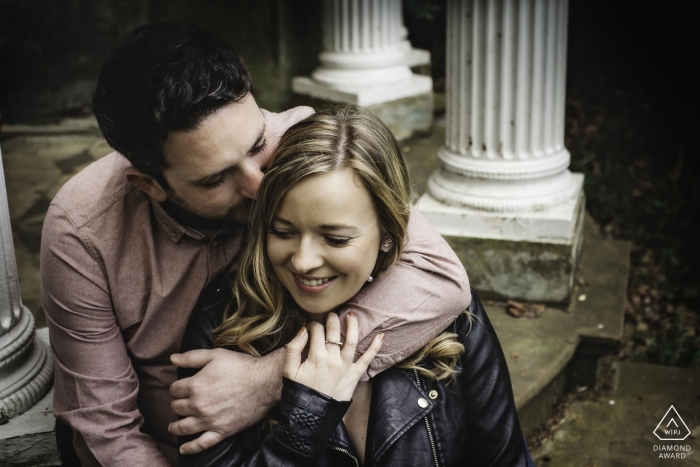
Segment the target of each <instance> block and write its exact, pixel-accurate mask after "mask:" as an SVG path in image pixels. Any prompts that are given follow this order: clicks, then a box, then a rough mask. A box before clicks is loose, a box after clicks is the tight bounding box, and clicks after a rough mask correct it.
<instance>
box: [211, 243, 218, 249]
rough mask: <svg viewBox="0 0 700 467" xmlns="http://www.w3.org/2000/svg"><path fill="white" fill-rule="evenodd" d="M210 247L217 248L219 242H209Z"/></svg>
mask: <svg viewBox="0 0 700 467" xmlns="http://www.w3.org/2000/svg"><path fill="white" fill-rule="evenodd" d="M211 247H212V248H219V242H211Z"/></svg>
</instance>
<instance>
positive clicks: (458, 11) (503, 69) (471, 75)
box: [419, 0, 584, 301]
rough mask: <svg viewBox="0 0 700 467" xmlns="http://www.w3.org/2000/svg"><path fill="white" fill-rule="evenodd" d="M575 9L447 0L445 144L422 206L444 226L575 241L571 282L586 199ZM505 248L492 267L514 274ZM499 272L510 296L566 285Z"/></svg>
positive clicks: (547, 241) (534, 295)
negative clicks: (571, 80) (577, 145)
mask: <svg viewBox="0 0 700 467" xmlns="http://www.w3.org/2000/svg"><path fill="white" fill-rule="evenodd" d="M567 15H568V0H448V12H447V21H448V25H447V77H446V86H447V96H446V102H447V121H446V125H447V127H446V137H445V145H444V146H443V147H442V149H441V150H440V151H439V154H438V157H439V159H440V168H439V169H438V170H436V171H435V173H434V174H433V175H432V177H431V178H430V180H429V183H428V193H427V194H425V195H424V196H423V197H422V198H421V200H420V202H419V208H420V210H421V211H423V212H424V213H425V215H426V216H427V217H428V219H429V220H430V221H431V222H432V223H433V224H434V225H435V226H436V227H437V229H438V230H439V231H440V232H441V233H442V234H443V235H446V236H451V237H456V238H472V239H474V238H478V239H484V240H499V241H504V242H521V246H522V249H523V251H526V250H527V248H528V245H527V243H536V244H540V245H538V248H539V247H541V246H543V245H544V246H546V245H552V246H554V245H557V247H554V248H555V249H557V248H558V249H559V251H560V253H561V251H563V250H561V246H564V247H567V246H568V247H570V248H569V249H572V248H573V250H572V251H571V252H569V256H570V257H571V261H570V263H571V264H569V265H568V266H567V268H568V269H569V270H568V271H566V274H567V277H566V279H567V281H568V283H569V285H568V287H569V288H570V285H571V282H572V281H573V268H574V266H575V261H576V258H577V255H578V247H579V244H580V242H579V240H580V234H581V226H582V222H581V216H582V215H583V203H584V200H583V191H582V185H583V175H582V174H572V173H571V172H569V170H568V166H569V159H570V155H569V152H568V151H567V149H566V147H565V146H564V109H565V97H566V96H565V91H566V42H567V41H566V39H567ZM476 243H478V242H472V244H474V245H476ZM481 243H484V242H481ZM484 244H485V243H484ZM489 244H490V245H494V243H493V242H491V243H489ZM512 248H515V249H516V250H517V247H516V246H514V245H508V251H511V253H513V251H512ZM540 250H541V248H540ZM504 255H505V256H504V257H503V258H502V259H501V260H498V261H499V265H498V266H497V267H490V269H489V268H488V267H487V268H486V269H487V270H486V271H485V272H484V274H485V275H486V276H489V275H492V276H494V275H498V274H501V275H502V274H506V275H507V274H508V270H509V266H508V259H507V257H508V256H511V257H512V256H513V254H508V255H506V254H505V252H504ZM472 256H473V255H472ZM545 256H547V255H545ZM541 260H542V258H541V257H536V258H533V261H534V262H537V261H541ZM518 261H519V263H518V267H517V268H515V269H513V272H516V269H517V270H521V269H519V268H520V267H521V266H522V258H521V259H520V260H518ZM465 266H467V268H468V269H469V266H470V265H469V264H465ZM497 269H501V271H500V272H496V270H497ZM565 269H566V268H565ZM475 272H476V271H475ZM521 272H522V271H521ZM471 276H472V277H474V275H473V274H471ZM492 279H493V280H491V282H493V284H491V285H486V284H485V285H484V289H486V290H489V289H492V290H491V291H493V292H494V293H496V294H501V295H504V296H513V297H515V296H518V297H520V298H527V299H531V300H543V301H561V300H564V299H565V296H566V295H568V293H567V294H564V293H563V289H562V287H555V288H556V289H557V290H556V291H555V292H552V290H551V289H552V287H549V286H543V287H541V289H542V291H540V292H537V291H534V290H532V287H531V285H532V282H530V285H528V283H527V281H526V282H524V283H523V284H521V285H520V286H519V288H518V290H509V288H508V287H504V284H508V283H509V282H512V281H510V280H509V279H508V278H501V279H498V278H495V277H494V278H492ZM477 280H478V279H477ZM489 280H490V279H489ZM552 280H553V279H551V278H549V279H547V281H550V282H551V281H552ZM550 285H551V284H550ZM528 288H529V289H530V290H526V289H528ZM545 289H549V291H544V290H545Z"/></svg>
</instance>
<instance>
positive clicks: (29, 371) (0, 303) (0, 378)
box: [0, 152, 53, 420]
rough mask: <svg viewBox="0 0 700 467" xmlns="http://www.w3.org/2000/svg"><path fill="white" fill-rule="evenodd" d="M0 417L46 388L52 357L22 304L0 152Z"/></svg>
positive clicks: (30, 401) (22, 408)
mask: <svg viewBox="0 0 700 467" xmlns="http://www.w3.org/2000/svg"><path fill="white" fill-rule="evenodd" d="M0 260H1V263H0V420H2V419H6V418H12V417H14V416H16V415H19V414H21V413H22V412H24V411H26V410H27V409H29V408H30V407H31V406H32V405H34V403H35V402H37V401H38V400H39V399H40V398H41V397H42V396H43V395H44V394H45V393H46V392H47V391H48V390H49V388H50V385H51V378H52V376H53V359H52V357H51V353H50V352H49V351H48V349H47V347H46V345H45V344H44V343H43V342H42V341H40V340H37V339H35V328H34V316H33V315H32V313H31V312H30V311H29V310H28V309H27V308H26V307H24V306H23V305H22V300H21V297H20V290H19V278H18V275H17V264H16V262H15V253H14V246H13V243H12V229H11V226H10V213H9V209H8V204H7V191H6V189H5V174H4V171H3V168H2V153H1V152H0Z"/></svg>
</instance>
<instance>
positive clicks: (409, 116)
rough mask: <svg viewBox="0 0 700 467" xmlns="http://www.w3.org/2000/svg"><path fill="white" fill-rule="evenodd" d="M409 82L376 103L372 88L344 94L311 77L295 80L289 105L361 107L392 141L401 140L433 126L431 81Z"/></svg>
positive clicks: (412, 79)
mask: <svg viewBox="0 0 700 467" xmlns="http://www.w3.org/2000/svg"><path fill="white" fill-rule="evenodd" d="M426 79H427V84H428V85H427V86H426V85H425V84H426V81H425V80H426ZM411 81H412V82H413V83H414V85H411V86H406V87H405V88H404V89H403V90H401V89H400V90H399V91H402V92H396V93H393V94H394V95H395V96H398V97H396V98H391V99H381V100H379V99H375V97H378V95H375V94H376V93H377V90H376V89H367V90H363V91H358V92H356V93H348V92H346V91H338V90H334V89H331V88H327V87H325V86H323V85H322V84H320V83H318V82H317V81H314V80H312V79H311V78H306V77H297V78H294V81H293V89H294V91H295V92H297V93H298V94H297V96H296V97H295V98H293V99H292V103H293V104H294V105H309V106H311V107H313V108H315V109H322V108H325V107H328V105H329V104H356V105H361V106H363V107H365V108H366V109H367V110H369V111H370V112H372V113H373V114H375V115H376V116H377V117H379V119H380V120H381V121H382V122H384V124H385V125H386V126H387V127H389V129H390V130H391V132H392V133H393V134H394V136H395V137H396V139H398V140H404V139H407V138H409V137H410V136H411V135H412V134H413V133H414V132H424V131H429V130H430V128H431V126H432V124H433V105H434V96H433V91H432V79H431V78H429V77H427V76H419V75H413V77H412V78H411ZM415 83H417V84H418V85H415ZM392 90H393V89H392ZM404 91H405V92H404ZM409 91H410V92H409ZM380 94H384V95H383V96H382V97H387V95H388V94H390V93H389V92H387V91H386V90H383V91H381V93H380ZM368 96H370V97H371V99H370V98H368ZM363 102H364V103H363Z"/></svg>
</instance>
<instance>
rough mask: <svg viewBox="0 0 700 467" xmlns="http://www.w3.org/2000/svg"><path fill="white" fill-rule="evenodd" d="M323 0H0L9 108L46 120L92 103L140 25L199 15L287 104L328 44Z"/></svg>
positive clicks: (9, 115) (264, 87) (0, 54)
mask: <svg viewBox="0 0 700 467" xmlns="http://www.w3.org/2000/svg"><path fill="white" fill-rule="evenodd" d="M320 10H321V7H320V0H299V1H295V2H293V3H292V2H285V1H283V0H238V1H230V0H209V1H207V2H192V1H187V0H172V1H171V0H101V1H99V2H94V1H92V0H22V1H18V0H0V115H1V118H2V120H3V121H4V122H6V123H7V122H14V123H17V122H21V123H27V122H31V123H41V122H45V121H51V120H55V119H57V118H58V117H60V116H65V115H66V114H69V115H70V114H85V113H89V103H90V100H91V97H92V93H93V92H94V88H95V83H96V80H97V75H98V73H99V69H100V66H101V64H102V60H103V59H104V57H105V55H106V54H107V53H108V52H109V51H110V50H111V49H113V48H114V47H116V46H117V45H118V44H119V43H120V42H121V41H122V39H123V38H124V37H125V36H126V34H128V33H129V32H130V31H131V30H133V29H134V28H135V27H137V26H139V25H142V24H147V23H149V22H156V21H192V22H194V23H195V24H198V25H199V26H201V27H203V28H205V29H207V30H209V31H210V32H212V33H214V34H215V35H217V36H219V37H221V38H222V39H224V40H225V41H226V42H228V43H229V44H231V45H232V46H233V47H234V48H235V49H236V50H237V51H238V53H240V54H241V56H242V57H243V58H244V60H245V61H246V63H247V64H248V66H249V69H250V71H251V73H252V75H253V82H254V83H255V87H256V95H257V98H258V101H259V103H260V104H261V106H262V107H265V108H268V109H270V110H280V109H282V108H284V107H286V106H287V104H288V101H289V98H290V95H291V78H292V76H295V75H299V74H304V73H309V72H311V70H313V68H314V66H315V65H316V60H317V59H316V57H317V56H318V53H319V51H320V46H321V31H320V25H321V21H320V15H321V11H320Z"/></svg>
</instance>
